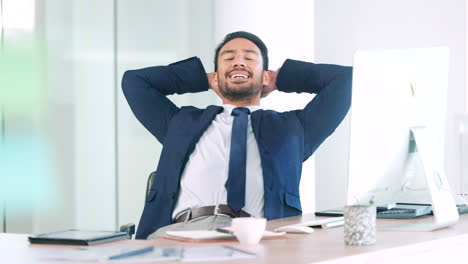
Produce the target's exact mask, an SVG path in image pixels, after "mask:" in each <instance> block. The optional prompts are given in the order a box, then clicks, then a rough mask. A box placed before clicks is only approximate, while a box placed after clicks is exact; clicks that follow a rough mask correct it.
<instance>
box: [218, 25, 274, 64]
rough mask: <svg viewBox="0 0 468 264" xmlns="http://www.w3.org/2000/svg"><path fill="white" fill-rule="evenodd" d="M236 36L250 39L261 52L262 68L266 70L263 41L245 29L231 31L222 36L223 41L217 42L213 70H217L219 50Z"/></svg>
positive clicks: (266, 51)
mask: <svg viewBox="0 0 468 264" xmlns="http://www.w3.org/2000/svg"><path fill="white" fill-rule="evenodd" d="M236 38H244V39H247V40H250V41H252V42H253V43H254V44H255V45H256V46H257V47H258V49H259V50H260V52H261V53H262V59H263V70H268V49H267V47H266V45H265V43H263V41H262V40H261V39H260V38H259V37H257V36H256V35H254V34H252V33H249V32H246V31H237V32H232V33H229V34H227V35H226V36H225V37H224V39H223V41H222V42H221V43H219V44H218V46H217V47H216V52H215V57H214V66H215V71H217V70H218V55H219V51H220V50H221V49H222V48H223V47H224V45H226V43H228V42H229V41H231V40H233V39H236Z"/></svg>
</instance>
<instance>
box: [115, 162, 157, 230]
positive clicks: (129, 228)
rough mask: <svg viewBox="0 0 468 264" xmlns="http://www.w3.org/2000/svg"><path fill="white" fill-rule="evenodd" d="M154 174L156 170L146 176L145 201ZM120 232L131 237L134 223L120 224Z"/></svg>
mask: <svg viewBox="0 0 468 264" xmlns="http://www.w3.org/2000/svg"><path fill="white" fill-rule="evenodd" d="M155 175H156V172H155V171H153V172H151V173H150V175H149V176H148V181H147V182H146V193H145V201H146V197H147V196H148V193H149V190H150V188H151V185H152V184H153V181H154V176H155ZM120 232H127V233H128V234H129V236H130V239H132V235H133V234H135V224H133V223H128V224H126V225H122V226H120Z"/></svg>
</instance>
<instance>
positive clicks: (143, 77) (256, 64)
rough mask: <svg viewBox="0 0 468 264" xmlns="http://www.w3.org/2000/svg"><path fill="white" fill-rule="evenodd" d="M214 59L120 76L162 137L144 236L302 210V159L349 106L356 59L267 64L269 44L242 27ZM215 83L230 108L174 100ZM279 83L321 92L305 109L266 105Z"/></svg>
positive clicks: (134, 105) (136, 107) (140, 113)
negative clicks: (207, 66)
mask: <svg viewBox="0 0 468 264" xmlns="http://www.w3.org/2000/svg"><path fill="white" fill-rule="evenodd" d="M214 63H215V72H213V73H206V72H205V70H204V68H203V65H202V64H201V61H200V60H199V59H198V58H196V57H193V58H189V59H186V60H183V61H179V62H176V63H173V64H170V65H168V66H155V67H149V68H144V69H139V70H131V71H127V72H125V74H124V76H123V80H122V88H123V91H124V94H125V96H126V98H127V101H128V103H129V105H130V107H131V109H132V111H133V113H134V114H135V116H136V117H137V119H138V120H139V121H140V122H141V123H142V124H143V126H145V127H146V128H147V129H148V131H149V132H151V133H152V134H153V135H154V136H155V137H156V139H157V140H158V141H159V142H161V144H162V145H163V150H162V153H161V157H160V160H159V164H158V167H157V170H156V176H155V180H154V183H153V184H152V186H151V188H150V191H149V193H148V195H147V197H146V204H145V208H144V210H143V214H142V216H141V219H140V223H139V227H138V232H137V236H136V237H137V238H143V239H145V238H148V236H150V235H151V234H152V235H151V238H154V237H159V236H161V235H163V234H164V232H165V231H166V230H178V229H200V228H203V229H214V228H217V227H220V226H226V225H229V224H230V220H231V218H233V217H239V216H253V217H265V218H267V219H268V220H271V219H276V218H281V217H288V216H294V215H300V214H301V212H302V211H301V202H300V198H299V182H300V177H301V169H302V163H303V161H305V160H306V159H307V158H309V157H310V156H311V155H312V154H313V153H314V152H315V150H316V149H317V148H318V147H319V145H320V144H321V143H322V142H323V141H324V140H325V139H326V138H327V137H328V136H329V135H331V134H332V133H333V131H334V130H335V129H336V127H337V126H338V125H339V124H340V122H341V121H342V120H343V118H344V117H345V115H346V113H347V112H348V110H349V107H350V103H351V82H352V81H351V80H352V68H351V67H345V66H339V65H330V64H314V63H308V62H303V61H297V60H290V59H288V60H286V61H285V62H284V64H283V65H282V67H281V68H280V69H278V70H277V71H269V70H268V50H267V47H266V45H265V44H264V43H263V41H262V40H261V39H260V38H258V37H257V36H255V35H253V34H251V33H248V32H244V31H239V32H233V33H230V34H228V35H226V37H225V38H224V40H223V41H222V42H221V43H220V44H219V46H218V47H217V49H216V52H215V58H214ZM210 89H211V90H213V91H214V92H215V93H216V94H217V95H218V96H219V97H220V98H221V99H222V101H223V106H214V105H210V106H208V107H207V108H205V109H199V108H196V107H193V106H184V107H178V106H176V105H175V104H174V103H172V102H171V101H170V100H169V99H168V98H167V95H170V94H174V93H176V94H184V93H196V92H203V91H207V90H210ZM274 90H278V91H281V92H296V93H302V92H306V93H314V94H316V96H315V97H314V99H313V100H312V101H311V102H309V103H308V104H307V106H306V107H305V108H304V109H301V110H295V111H288V112H283V113H279V112H276V111H272V110H263V109H261V108H260V106H259V105H260V99H261V98H262V97H265V96H267V95H268V94H269V93H270V92H272V91H274Z"/></svg>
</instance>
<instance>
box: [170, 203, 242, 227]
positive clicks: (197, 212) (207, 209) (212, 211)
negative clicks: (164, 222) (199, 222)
mask: <svg viewBox="0 0 468 264" xmlns="http://www.w3.org/2000/svg"><path fill="white" fill-rule="evenodd" d="M209 215H227V216H229V217H232V218H235V217H249V216H250V215H249V214H248V213H246V212H244V211H242V210H241V211H240V212H236V211H234V210H232V209H231V207H229V205H226V204H220V205H211V206H202V207H195V208H191V209H189V210H187V211H184V212H183V213H181V214H179V215H178V216H177V217H176V218H175V220H174V223H180V222H185V221H188V220H192V219H195V218H198V217H202V216H209Z"/></svg>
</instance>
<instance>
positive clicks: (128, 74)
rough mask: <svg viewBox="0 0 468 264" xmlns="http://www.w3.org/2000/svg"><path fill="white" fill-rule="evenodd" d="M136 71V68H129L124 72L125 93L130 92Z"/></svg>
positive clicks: (123, 86)
mask: <svg viewBox="0 0 468 264" xmlns="http://www.w3.org/2000/svg"><path fill="white" fill-rule="evenodd" d="M134 72H135V71H134V70H127V71H125V72H124V74H123V76H122V83H121V85H122V91H123V93H124V94H126V93H127V92H128V90H129V89H130V88H131V85H130V84H131V83H132V80H133V79H135V73H134Z"/></svg>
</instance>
